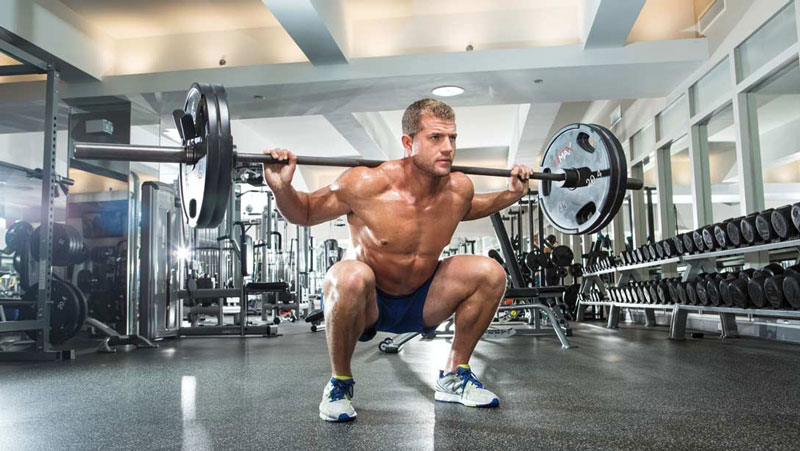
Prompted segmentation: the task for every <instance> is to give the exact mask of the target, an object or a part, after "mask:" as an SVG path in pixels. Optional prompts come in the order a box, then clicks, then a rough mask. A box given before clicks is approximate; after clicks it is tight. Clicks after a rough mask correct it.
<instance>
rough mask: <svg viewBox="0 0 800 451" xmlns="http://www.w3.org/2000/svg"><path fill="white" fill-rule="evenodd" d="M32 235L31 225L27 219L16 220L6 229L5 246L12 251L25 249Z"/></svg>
mask: <svg viewBox="0 0 800 451" xmlns="http://www.w3.org/2000/svg"><path fill="white" fill-rule="evenodd" d="M31 235H33V226H32V225H31V223H30V222H27V221H18V222H15V223H14V224H12V225H11V227H9V228H8V230H7V231H6V247H7V248H9V249H11V250H12V251H14V252H19V251H22V250H24V249H25V246H27V245H28V241H30V239H31Z"/></svg>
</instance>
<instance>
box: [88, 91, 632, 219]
mask: <svg viewBox="0 0 800 451" xmlns="http://www.w3.org/2000/svg"><path fill="white" fill-rule="evenodd" d="M173 117H174V119H175V124H176V126H177V128H178V133H179V134H180V136H181V140H182V145H181V146H171V147H170V146H141V145H129V144H106V143H87V142H76V143H75V144H74V157H75V158H77V159H82V160H87V159H88V160H116V161H139V162H152V163H178V164H180V171H179V178H180V182H179V186H180V198H181V206H182V209H183V213H184V216H185V218H186V221H187V223H188V224H189V225H190V226H191V227H197V228H214V227H217V226H218V225H219V224H220V222H222V219H223V217H224V215H225V210H226V207H227V201H228V197H229V195H230V190H231V186H232V184H233V181H232V175H231V174H232V170H233V168H234V165H235V164H238V163H262V164H286V163H288V162H287V161H285V160H276V159H274V158H272V156H270V155H266V154H247V153H237V152H235V150H234V149H235V146H234V145H233V137H232V136H231V126H230V111H229V109H228V100H227V94H226V93H225V88H223V87H222V85H219V84H204V83H194V84H193V85H192V86H191V88H189V91H188V93H187V95H186V101H185V102H184V106H183V109H180V110H175V111H174V112H173ZM383 163H385V162H384V161H381V160H364V159H358V158H327V157H308V156H298V157H297V164H298V165H310V166H335V167H356V166H366V167H377V166H380V165H381V164H383ZM540 167H541V171H540V172H534V173H533V174H531V176H530V178H532V179H536V180H540V181H541V184H540V189H539V194H538V196H539V205H540V207H541V208H542V211H543V213H544V214H545V216H546V217H547V218H548V220H549V221H550V223H551V224H552V225H553V227H555V228H556V229H557V230H559V231H561V232H563V233H568V234H584V233H594V232H596V231H598V230H600V229H602V228H604V227H605V226H606V225H608V223H609V222H610V221H611V219H612V218H613V217H614V216H615V215H616V213H617V211H618V210H619V208H620V206H621V205H622V201H623V199H624V197H625V190H626V189H641V188H642V181H641V180H638V179H629V178H628V170H627V166H626V163H625V153H624V150H623V149H622V145H621V144H620V142H619V140H617V138H616V137H615V136H614V134H613V133H611V131H609V130H608V129H606V128H605V127H602V126H600V125H596V124H580V123H576V124H571V125H568V126H566V127H564V128H562V129H561V130H559V131H558V132H557V133H556V134H555V135H554V136H553V137H552V138H551V140H550V142H549V143H548V145H547V147H546V149H545V151H544V153H543V154H542V159H541V162H540ZM451 171H453V172H462V173H464V174H470V175H485V176H494V177H510V176H511V170H509V169H495V168H482V167H472V166H452V167H451Z"/></svg>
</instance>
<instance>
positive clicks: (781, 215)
mask: <svg viewBox="0 0 800 451" xmlns="http://www.w3.org/2000/svg"><path fill="white" fill-rule="evenodd" d="M798 205H800V204H798ZM770 223H772V229H773V230H774V231H775V234H776V235H778V238H779V239H781V240H788V239H792V238H794V237H796V236H797V235H798V234H800V230H798V228H797V227H795V226H794V224H793V223H792V206H791V205H784V206H783V207H780V208H776V209H775V210H773V212H772V215H770Z"/></svg>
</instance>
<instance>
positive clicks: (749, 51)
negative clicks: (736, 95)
mask: <svg viewBox="0 0 800 451" xmlns="http://www.w3.org/2000/svg"><path fill="white" fill-rule="evenodd" d="M794 8H795V6H794V2H790V3H789V5H788V6H786V7H785V8H783V10H781V12H779V13H778V14H776V15H775V16H773V17H772V18H771V19H770V20H768V21H767V23H765V24H764V25H763V26H762V27H761V28H759V29H758V30H757V31H756V32H755V33H753V34H752V35H750V37H749V38H747V39H746V40H745V41H744V42H743V43H742V44H741V45H740V46H739V47H737V48H736V59H737V62H738V66H739V67H738V70H737V76H738V77H737V79H738V80H739V81H741V80H743V79H745V78H747V76H749V75H750V74H752V73H753V72H755V71H756V70H758V68H760V67H761V66H763V65H764V64H765V63H767V62H769V60H771V59H772V58H775V57H776V56H778V54H779V53H780V52H782V51H784V50H786V49H787V48H789V46H791V45H792V44H794V43H795V42H797V26H796V25H795V10H794Z"/></svg>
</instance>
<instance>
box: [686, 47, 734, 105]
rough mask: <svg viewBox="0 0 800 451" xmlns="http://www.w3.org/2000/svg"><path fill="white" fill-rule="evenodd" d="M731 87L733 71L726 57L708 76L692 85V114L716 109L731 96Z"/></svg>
mask: <svg viewBox="0 0 800 451" xmlns="http://www.w3.org/2000/svg"><path fill="white" fill-rule="evenodd" d="M730 87H731V69H730V65H729V64H728V58H727V57H725V59H723V60H722V61H721V62H720V63H719V64H717V65H716V66H714V68H713V69H711V70H710V71H708V73H707V74H705V75H703V78H701V79H700V80H698V81H697V83H695V84H694V85H692V88H691V93H692V114H693V115H694V114H698V113H702V112H705V111H706V110H707V109H709V108H712V107H714V106H715V105H716V104H717V103H718V102H719V101H720V100H721V99H722V98H724V97H725V96H726V95H728V94H729V92H730Z"/></svg>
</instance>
